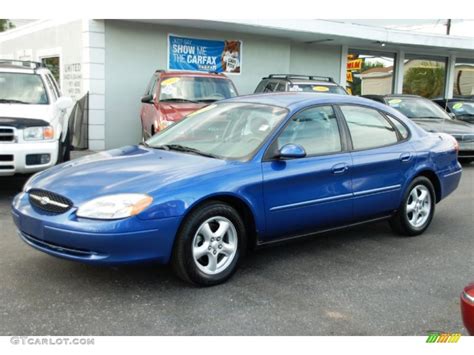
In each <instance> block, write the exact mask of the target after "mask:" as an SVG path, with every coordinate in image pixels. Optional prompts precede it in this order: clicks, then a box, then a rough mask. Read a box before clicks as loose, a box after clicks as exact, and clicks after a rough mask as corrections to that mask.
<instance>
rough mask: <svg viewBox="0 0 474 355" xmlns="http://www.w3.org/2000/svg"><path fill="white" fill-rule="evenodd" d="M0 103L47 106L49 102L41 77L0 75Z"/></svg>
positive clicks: (19, 74)
mask: <svg viewBox="0 0 474 355" xmlns="http://www.w3.org/2000/svg"><path fill="white" fill-rule="evenodd" d="M0 103H16V104H34V105H47V104H48V103H49V100H48V95H47V93H46V89H45V87H44V83H43V80H42V79H41V77H40V76H39V75H37V74H25V73H0Z"/></svg>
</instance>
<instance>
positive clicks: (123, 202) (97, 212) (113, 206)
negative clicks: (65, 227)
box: [77, 194, 153, 219]
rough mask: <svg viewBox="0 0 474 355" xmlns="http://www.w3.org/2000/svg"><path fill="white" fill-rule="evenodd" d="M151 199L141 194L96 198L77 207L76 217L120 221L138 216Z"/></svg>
mask: <svg viewBox="0 0 474 355" xmlns="http://www.w3.org/2000/svg"><path fill="white" fill-rule="evenodd" d="M152 201H153V198H151V197H150V196H148V195H143V194H119V195H109V196H103V197H99V198H96V199H94V200H91V201H89V202H86V203H85V204H84V205H82V206H81V207H79V209H78V211H77V216H78V217H84V218H92V219H120V218H126V217H131V216H135V215H137V214H139V213H140V212H141V211H143V210H144V209H145V208H147V207H148V206H149V205H150V204H151V202H152Z"/></svg>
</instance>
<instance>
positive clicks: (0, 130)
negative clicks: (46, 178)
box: [0, 60, 72, 176]
mask: <svg viewBox="0 0 474 355" xmlns="http://www.w3.org/2000/svg"><path fill="white" fill-rule="evenodd" d="M71 106H72V100H71V98H69V97H64V96H61V92H60V90H59V88H58V85H57V83H56V80H55V79H54V77H53V76H52V74H51V72H50V71H49V70H48V69H47V68H45V67H43V66H42V64H41V63H35V62H24V61H17V60H0V176H6V175H14V174H17V173H19V174H28V173H33V172H36V171H40V170H44V169H46V168H49V167H51V166H53V165H55V164H57V163H59V162H63V161H66V160H69V154H70V137H69V134H68V129H67V126H68V124H67V123H68V122H67V110H68V109H69V108H70V107H71Z"/></svg>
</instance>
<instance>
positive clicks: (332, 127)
mask: <svg viewBox="0 0 474 355" xmlns="http://www.w3.org/2000/svg"><path fill="white" fill-rule="evenodd" d="M288 143H294V144H299V145H301V146H302V147H303V148H304V149H305V150H306V154H307V155H320V154H329V153H335V152H340V151H341V149H342V146H341V137H340V135H339V127H338V124H337V119H336V115H335V113H334V110H333V108H332V107H331V106H319V107H313V108H310V109H307V110H304V111H303V112H300V113H298V114H296V115H295V117H293V118H292V119H291V121H290V123H289V124H288V125H287V126H286V127H285V129H284V130H283V132H282V133H281V135H280V136H279V137H278V149H280V148H281V147H282V146H284V145H285V144H288Z"/></svg>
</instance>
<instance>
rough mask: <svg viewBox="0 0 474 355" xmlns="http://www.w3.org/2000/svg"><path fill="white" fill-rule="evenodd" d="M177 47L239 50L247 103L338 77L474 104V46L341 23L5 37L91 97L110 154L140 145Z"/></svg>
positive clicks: (362, 87) (88, 28)
mask: <svg viewBox="0 0 474 355" xmlns="http://www.w3.org/2000/svg"><path fill="white" fill-rule="evenodd" d="M170 38H181V39H183V41H184V42H186V43H194V42H196V41H197V42H196V43H200V42H199V41H201V40H203V41H204V43H207V42H209V43H214V42H216V43H217V42H219V41H221V42H222V43H227V42H234V43H237V42H238V43H239V53H238V66H239V70H238V71H235V72H230V73H229V74H228V76H229V77H230V78H231V79H232V81H233V82H234V84H235V86H236V88H237V90H238V91H239V93H240V94H251V93H252V92H253V91H254V90H255V88H256V86H257V84H258V83H259V81H260V79H261V78H262V77H264V76H267V75H268V74H271V73H292V74H308V75H310V74H311V75H321V76H328V77H332V78H333V79H334V80H335V81H336V82H338V83H340V84H341V85H343V86H344V87H347V88H348V90H349V91H350V92H351V93H352V94H355V95H357V94H387V93H413V94H421V95H423V96H427V97H439V96H442V97H448V98H449V97H452V96H453V95H474V38H472V37H455V36H447V35H439V34H427V33H416V32H410V31H403V30H396V29H388V28H382V27H376V26H367V25H361V24H354V23H348V22H344V21H335V20H332V21H329V20H225V21H224V20H212V21H211V20H63V21H60V20H39V21H33V22H30V23H27V24H25V25H23V26H20V27H18V28H15V29H11V30H8V31H6V32H3V33H0V59H18V60H34V61H42V62H44V63H45V65H47V66H49V67H50V68H51V70H52V71H53V74H54V75H55V76H56V77H57V79H58V82H59V83H60V86H61V89H62V92H63V94H64V95H68V96H71V97H72V98H73V99H74V100H80V99H81V98H84V97H85V96H86V95H87V100H88V101H87V106H86V110H87V114H88V125H87V127H86V129H87V132H88V147H89V149H91V150H102V149H108V148H114V147H118V146H122V145H126V144H136V143H137V142H139V141H140V139H141V124H140V118H139V112H140V105H141V102H140V98H141V96H142V95H143V93H144V91H145V88H146V86H147V84H148V81H149V79H150V77H151V76H152V74H153V73H154V71H155V70H156V69H176V66H175V64H176V63H174V59H173V56H172V53H171V52H172V51H173V50H174V49H173V46H170ZM205 41H207V42H205ZM198 49H199V48H198ZM208 63H211V65H212V60H210V61H209V62H208ZM211 70H212V68H211ZM417 75H418V76H417ZM412 78H415V79H412ZM420 78H421V79H420ZM423 78H427V79H426V83H425V82H423ZM420 80H421V81H420Z"/></svg>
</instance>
